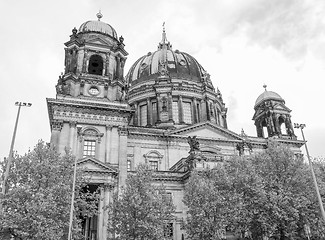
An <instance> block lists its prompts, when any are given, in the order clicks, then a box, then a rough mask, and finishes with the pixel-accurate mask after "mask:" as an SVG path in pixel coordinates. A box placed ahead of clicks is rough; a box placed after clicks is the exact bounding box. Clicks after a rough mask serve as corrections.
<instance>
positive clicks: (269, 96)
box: [254, 85, 284, 107]
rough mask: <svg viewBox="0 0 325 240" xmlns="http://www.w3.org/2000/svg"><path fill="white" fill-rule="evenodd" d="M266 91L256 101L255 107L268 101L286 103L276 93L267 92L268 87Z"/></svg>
mask: <svg viewBox="0 0 325 240" xmlns="http://www.w3.org/2000/svg"><path fill="white" fill-rule="evenodd" d="M264 88H265V91H264V92H263V93H262V94H260V95H259V96H258V98H257V99H256V101H255V106H254V107H257V106H258V105H259V104H260V103H262V102H264V101H267V100H276V101H280V102H283V103H284V99H283V98H282V97H281V96H280V95H279V94H277V93H276V92H272V91H267V90H266V85H264Z"/></svg>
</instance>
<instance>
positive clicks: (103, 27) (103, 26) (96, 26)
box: [78, 20, 117, 39]
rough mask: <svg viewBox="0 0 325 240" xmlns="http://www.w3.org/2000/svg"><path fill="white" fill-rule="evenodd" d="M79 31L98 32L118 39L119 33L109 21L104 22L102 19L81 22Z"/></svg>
mask: <svg viewBox="0 0 325 240" xmlns="http://www.w3.org/2000/svg"><path fill="white" fill-rule="evenodd" d="M78 32H79V33H88V32H96V33H102V34H105V35H108V36H110V37H113V38H115V39H117V33H116V31H115V29H114V28H113V27H112V26H111V25H109V24H108V23H104V22H102V21H98V20H97V21H87V22H84V23H83V24H81V26H80V27H79V31H78Z"/></svg>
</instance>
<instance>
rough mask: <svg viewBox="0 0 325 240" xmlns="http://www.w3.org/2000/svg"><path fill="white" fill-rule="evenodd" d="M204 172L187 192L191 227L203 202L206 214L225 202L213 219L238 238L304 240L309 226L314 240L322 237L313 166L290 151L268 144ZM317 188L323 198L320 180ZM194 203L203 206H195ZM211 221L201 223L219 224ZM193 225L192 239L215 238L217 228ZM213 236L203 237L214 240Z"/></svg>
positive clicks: (274, 144)
mask: <svg viewBox="0 0 325 240" xmlns="http://www.w3.org/2000/svg"><path fill="white" fill-rule="evenodd" d="M212 171H215V173H216V176H213V177H210V175H209V174H206V173H209V172H212ZM321 171H322V169H320V170H318V172H321ZM206 173H200V174H199V177H200V178H202V180H200V181H198V180H197V179H196V178H198V176H197V175H195V174H194V175H193V176H191V177H190V180H189V182H188V183H187V186H186V188H185V197H184V202H185V204H186V205H187V206H188V207H189V211H188V213H189V217H188V218H187V222H188V223H190V222H191V221H193V220H192V219H194V220H195V219H200V217H201V215H200V214H198V213H199V211H200V204H201V208H202V209H201V211H204V212H206V211H209V209H210V210H211V209H214V208H213V206H214V202H215V201H218V199H223V200H224V201H219V205H218V208H219V212H220V213H222V214H221V215H220V216H219V215H216V213H215V212H214V215H216V217H219V218H218V221H219V223H218V224H220V223H222V224H223V225H226V226H227V228H228V229H230V230H233V231H235V232H236V233H237V234H238V235H239V236H242V237H246V238H247V239H256V240H259V239H263V237H269V238H272V239H277V240H284V239H305V237H306V236H305V232H304V227H305V225H309V226H310V228H311V233H312V237H313V239H324V233H325V231H324V230H325V229H324V227H323V226H324V223H323V222H322V220H321V217H320V215H319V208H318V204H317V198H316V195H315V190H314V187H313V183H312V179H311V176H310V170H309V166H308V165H307V164H305V163H304V161H303V159H302V158H300V157H298V156H296V155H295V154H294V153H293V152H292V151H290V150H289V149H288V148H287V147H285V146H283V145H280V144H278V143H276V142H270V143H269V145H268V148H267V149H266V150H265V151H264V152H261V153H258V154H255V155H251V156H248V157H247V156H246V157H245V156H244V157H234V158H232V159H230V160H228V161H225V162H224V163H223V166H222V167H221V168H219V169H218V170H207V171H206ZM319 184H320V186H321V189H322V192H323V195H324V190H325V189H324V187H325V184H324V182H323V180H322V179H320V181H319ZM215 185H218V187H216V186H215ZM220 188H221V189H222V190H223V191H220ZM209 189H210V190H209ZM194 190H195V191H197V192H199V195H198V196H195V191H194ZM208 190H209V191H208ZM191 191H193V193H192V194H191ZM204 192H206V193H204ZM222 197H223V198H222ZM198 198H199V200H196V199H198ZM213 199H217V200H215V201H213ZM195 201H198V202H199V203H200V204H197V205H194V204H192V203H193V202H195ZM229 204H230V206H229ZM213 220H214V219H213V218H205V219H202V220H200V221H199V223H198V224H201V225H203V224H204V226H212V225H213V224H215V223H214V222H213ZM194 226H195V224H193V225H192V229H191V225H189V227H187V228H186V230H187V232H188V234H189V235H190V236H192V237H193V236H195V235H193V234H192V232H193V231H194V230H196V231H197V232H198V233H197V234H199V232H200V230H201V231H203V232H204V230H205V231H208V232H209V233H211V234H213V229H208V228H207V227H205V228H203V227H201V229H200V228H196V229H194ZM193 229H194V230H193ZM201 234H202V233H201ZM204 234H206V233H204ZM210 236H212V235H209V236H208V238H205V239H214V238H211V237H210ZM193 239H195V237H194V238H193Z"/></svg>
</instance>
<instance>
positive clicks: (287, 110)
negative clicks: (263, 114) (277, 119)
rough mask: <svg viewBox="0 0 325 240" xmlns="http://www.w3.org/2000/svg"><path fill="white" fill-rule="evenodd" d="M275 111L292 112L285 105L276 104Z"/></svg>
mask: <svg viewBox="0 0 325 240" xmlns="http://www.w3.org/2000/svg"><path fill="white" fill-rule="evenodd" d="M273 109H274V110H278V111H285V112H291V110H290V109H289V108H287V107H286V106H285V105H284V104H276V105H275V106H274V108H273Z"/></svg>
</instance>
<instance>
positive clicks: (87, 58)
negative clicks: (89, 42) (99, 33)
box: [82, 49, 89, 73]
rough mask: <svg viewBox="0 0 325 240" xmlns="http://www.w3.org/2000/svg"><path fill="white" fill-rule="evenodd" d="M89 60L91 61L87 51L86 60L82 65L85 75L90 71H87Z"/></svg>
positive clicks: (84, 59)
mask: <svg viewBox="0 0 325 240" xmlns="http://www.w3.org/2000/svg"><path fill="white" fill-rule="evenodd" d="M88 60H89V54H88V50H87V49H86V50H85V54H84V58H83V63H82V72H84V73H86V72H88V69H87V65H88V64H87V63H88Z"/></svg>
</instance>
